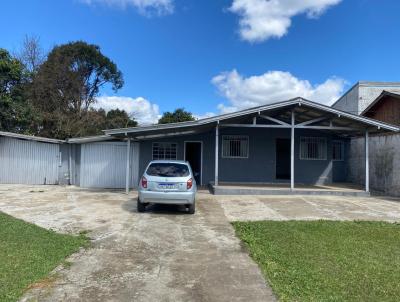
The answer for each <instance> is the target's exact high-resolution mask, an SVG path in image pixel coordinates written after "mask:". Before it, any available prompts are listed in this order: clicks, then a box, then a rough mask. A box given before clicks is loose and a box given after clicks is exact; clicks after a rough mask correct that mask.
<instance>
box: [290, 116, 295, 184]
mask: <svg viewBox="0 0 400 302" xmlns="http://www.w3.org/2000/svg"><path fill="white" fill-rule="evenodd" d="M294 124H295V116H294V109H293V110H292V123H291V129H290V130H291V131H290V132H291V133H290V190H294Z"/></svg>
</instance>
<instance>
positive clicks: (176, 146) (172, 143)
mask: <svg viewBox="0 0 400 302" xmlns="http://www.w3.org/2000/svg"><path fill="white" fill-rule="evenodd" d="M155 144H160V145H167V144H169V145H175V151H176V152H175V158H165V147H164V158H158V159H154V145H155ZM151 158H152V159H153V160H177V159H178V143H174V142H153V144H152V146H151Z"/></svg>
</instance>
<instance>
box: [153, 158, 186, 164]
mask: <svg viewBox="0 0 400 302" xmlns="http://www.w3.org/2000/svg"><path fill="white" fill-rule="evenodd" d="M154 163H158V164H185V165H187V164H188V162H187V161H184V160H172V159H170V160H152V161H151V162H150V163H149V165H150V164H154Z"/></svg>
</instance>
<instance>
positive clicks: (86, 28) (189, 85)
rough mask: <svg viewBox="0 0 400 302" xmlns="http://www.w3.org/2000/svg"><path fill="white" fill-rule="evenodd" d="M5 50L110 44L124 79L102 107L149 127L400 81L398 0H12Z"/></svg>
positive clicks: (329, 99) (6, 13) (107, 49)
mask: <svg viewBox="0 0 400 302" xmlns="http://www.w3.org/2000/svg"><path fill="white" fill-rule="evenodd" d="M1 10H2V18H0V47H2V48H6V49H8V50H10V51H13V52H15V51H17V50H18V49H19V47H20V46H21V44H22V41H23V39H24V37H25V36H26V35H29V36H37V37H39V38H40V42H41V44H42V47H43V48H44V49H45V50H46V51H49V50H51V48H52V47H53V46H54V45H59V44H63V43H66V42H70V41H76V40H84V41H86V42H88V43H91V44H96V45H99V46H100V48H101V51H102V52H103V53H104V54H105V55H106V56H108V57H109V58H111V59H112V60H113V61H114V62H115V63H116V64H117V66H118V68H119V69H120V70H121V71H122V73H123V75H124V80H125V85H124V87H123V88H122V89H120V90H119V91H118V92H116V93H115V92H113V91H112V90H111V88H110V87H104V89H102V91H101V93H100V96H99V98H98V103H97V105H96V106H98V107H103V108H106V109H107V110H110V109H112V108H121V109H125V110H127V111H128V112H129V113H131V114H132V115H133V116H134V117H135V118H136V119H137V120H138V121H139V122H140V123H141V124H149V123H155V122H157V119H158V118H159V116H160V115H161V114H162V113H163V112H166V111H172V110H174V109H176V108H180V107H184V108H185V109H186V110H189V111H190V112H192V113H193V114H195V116H196V117H198V118H202V117H207V116H211V115H215V114H221V113H226V112H232V111H236V110H240V109H244V108H248V107H252V106H258V105H262V104H268V103H271V102H276V101H284V100H286V99H289V98H292V97H297V96H301V97H305V98H307V99H310V100H313V101H316V102H320V103H323V104H327V105H330V104H332V103H333V102H334V101H335V100H336V99H337V98H338V97H339V96H340V95H342V94H343V93H344V92H345V91H346V90H347V89H349V88H350V87H351V86H352V85H353V84H355V83H356V82H357V81H360V80H367V81H400V59H399V49H400V39H399V37H400V18H398V12H399V11H400V1H397V0H379V1H377V0H306V1H305V0H304V1H303V0H301V1H300V0H298V1H296V0H269V1H267V0H57V1H54V0H36V1H32V0H25V1H23V0H13V1H6V0H5V1H2V3H1Z"/></svg>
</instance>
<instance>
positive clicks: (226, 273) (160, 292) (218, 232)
mask: <svg viewBox="0 0 400 302" xmlns="http://www.w3.org/2000/svg"><path fill="white" fill-rule="evenodd" d="M209 196H210V195H209V194H206V193H200V194H199V197H198V205H197V213H196V214H195V215H188V214H185V213H184V212H183V211H182V208H177V207H171V206H170V207H161V206H154V207H152V208H151V209H150V211H149V212H146V213H137V211H136V202H135V200H136V195H135V193H132V194H130V195H129V196H127V195H125V194H124V193H123V192H118V191H114V192H112V191H101V190H98V191H95V190H93V191H90V190H84V189H79V188H73V187H60V186H19V185H0V210H1V211H3V212H6V213H8V214H10V215H13V216H15V217H17V218H21V219H24V220H26V221H29V222H32V223H35V224H38V225H40V226H42V227H45V228H48V229H54V230H56V231H58V232H65V233H78V232H79V231H82V230H88V231H89V236H90V238H91V239H92V241H93V247H92V248H90V249H87V250H85V251H82V252H80V253H77V254H75V255H73V256H72V257H71V258H70V259H69V261H70V262H71V263H72V266H71V267H69V268H59V269H57V270H56V271H55V272H54V274H56V276H57V278H56V279H55V281H54V282H53V283H51V284H49V285H48V286H46V287H37V288H35V289H32V290H30V291H29V292H27V293H26V295H25V296H24V297H23V298H22V301H275V300H276V299H275V297H274V295H273V294H272V291H271V289H270V288H269V287H268V286H267V285H266V283H265V281H264V278H263V277H262V274H261V272H260V270H259V269H258V267H257V265H256V264H255V263H254V262H253V261H252V260H251V259H250V257H249V256H248V255H247V253H246V251H245V250H244V249H243V248H242V246H241V243H240V241H239V240H238V239H237V238H236V237H235V235H234V231H233V228H232V227H231V225H230V223H229V222H228V220H227V219H226V217H225V215H224V211H223V209H222V208H221V205H220V204H219V203H217V202H215V201H214V200H213V199H210V198H208V197H209Z"/></svg>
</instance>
